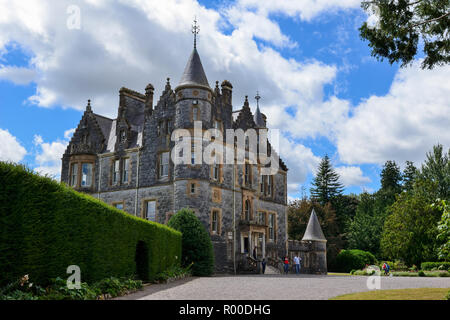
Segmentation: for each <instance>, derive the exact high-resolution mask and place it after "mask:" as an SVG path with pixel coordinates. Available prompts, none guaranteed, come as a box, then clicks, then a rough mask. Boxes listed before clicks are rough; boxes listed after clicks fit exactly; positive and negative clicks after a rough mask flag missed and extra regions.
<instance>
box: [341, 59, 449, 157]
mask: <svg viewBox="0 0 450 320" xmlns="http://www.w3.org/2000/svg"><path fill="white" fill-rule="evenodd" d="M449 74H450V67H449V66H445V67H439V68H435V69H434V70H422V69H420V61H418V62H417V63H415V64H414V66H412V67H410V68H406V69H401V70H399V71H398V73H397V75H396V77H395V79H394V82H393V83H392V86H391V88H390V90H389V93H388V94H387V95H385V96H371V97H370V98H368V99H367V100H365V101H363V102H362V103H361V104H360V105H358V106H357V107H356V108H355V109H354V112H353V116H352V117H350V118H349V119H348V120H347V121H345V122H343V123H342V125H341V126H340V127H339V128H338V130H337V132H338V133H337V148H338V153H339V157H340V159H341V160H342V161H343V162H344V163H347V164H361V163H376V164H383V163H384V162H385V161H386V160H395V161H397V162H399V163H404V162H405V161H406V160H411V161H414V162H416V163H420V162H422V161H423V160H424V158H425V153H426V152H427V151H428V150H430V149H431V148H432V146H433V145H435V144H437V143H441V144H443V145H444V146H445V147H449V146H450V131H449V128H450V116H449V115H450V100H449V99H448V97H449V96H450V82H449V81H448V75H449Z"/></svg>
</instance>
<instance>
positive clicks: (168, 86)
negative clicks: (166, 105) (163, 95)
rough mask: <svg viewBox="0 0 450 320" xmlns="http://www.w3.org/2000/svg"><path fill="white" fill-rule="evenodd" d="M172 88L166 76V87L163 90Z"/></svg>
mask: <svg viewBox="0 0 450 320" xmlns="http://www.w3.org/2000/svg"><path fill="white" fill-rule="evenodd" d="M171 89H172V86H171V85H170V78H167V82H166V87H165V91H166V92H167V91H169V90H171Z"/></svg>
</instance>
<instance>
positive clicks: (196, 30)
mask: <svg viewBox="0 0 450 320" xmlns="http://www.w3.org/2000/svg"><path fill="white" fill-rule="evenodd" d="M192 33H193V34H194V49H197V35H198V34H199V33H200V26H198V25H197V17H195V19H194V24H193V25H192Z"/></svg>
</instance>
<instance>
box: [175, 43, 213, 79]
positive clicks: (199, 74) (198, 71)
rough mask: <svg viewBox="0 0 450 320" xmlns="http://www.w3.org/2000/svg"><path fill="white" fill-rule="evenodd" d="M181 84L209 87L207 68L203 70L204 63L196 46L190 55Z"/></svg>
mask: <svg viewBox="0 0 450 320" xmlns="http://www.w3.org/2000/svg"><path fill="white" fill-rule="evenodd" d="M179 85H180V86H186V85H200V86H205V87H208V88H209V83H208V79H207V78H206V74H205V70H203V65H202V62H201V60H200V56H199V55H198V52H197V49H196V48H194V51H192V54H191V56H190V57H189V60H188V62H187V65H186V68H185V69H184V73H183V75H182V76H181V81H180V84H179Z"/></svg>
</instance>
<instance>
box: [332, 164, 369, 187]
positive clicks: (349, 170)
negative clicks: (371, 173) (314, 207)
mask: <svg viewBox="0 0 450 320" xmlns="http://www.w3.org/2000/svg"><path fill="white" fill-rule="evenodd" d="M335 170H336V173H337V174H339V176H340V179H339V180H340V181H341V183H342V184H343V185H344V186H346V187H351V186H363V185H365V184H367V183H370V182H372V181H371V180H370V178H369V177H365V176H364V174H363V172H362V170H361V168H360V167H356V166H351V167H337V168H336V169H335Z"/></svg>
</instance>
